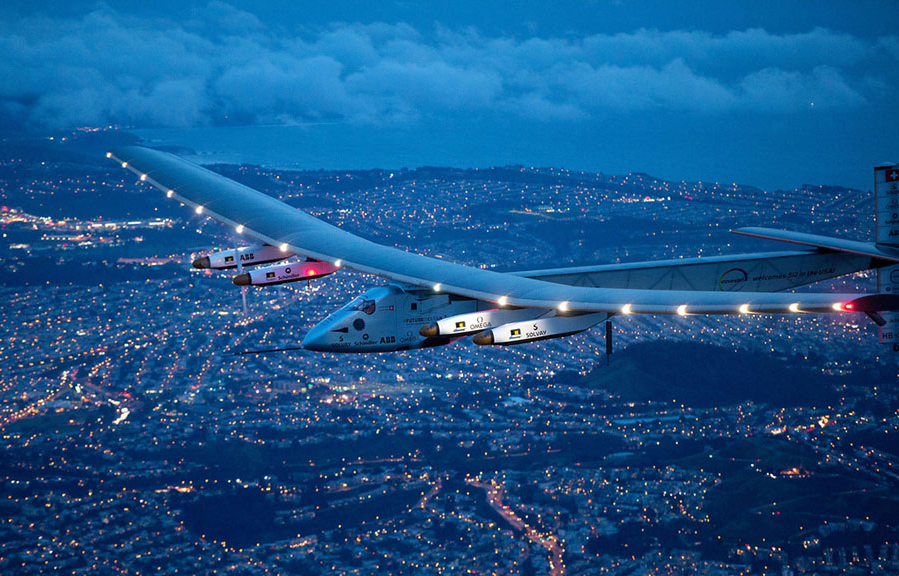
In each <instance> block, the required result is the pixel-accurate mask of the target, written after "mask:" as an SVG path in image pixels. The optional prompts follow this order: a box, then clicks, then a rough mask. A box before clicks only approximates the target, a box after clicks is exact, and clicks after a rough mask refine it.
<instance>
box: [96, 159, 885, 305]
mask: <svg viewBox="0 0 899 576" xmlns="http://www.w3.org/2000/svg"><path fill="white" fill-rule="evenodd" d="M107 156H109V157H110V158H113V159H115V160H117V161H118V162H121V164H122V166H123V167H125V168H128V169H130V170H131V171H133V172H135V173H136V174H138V175H139V177H140V179H141V180H144V181H146V182H149V183H151V184H153V185H154V186H156V187H158V188H160V189H161V190H163V191H164V192H165V193H166V194H167V195H168V196H169V197H172V198H175V199H177V200H179V201H181V202H182V203H184V204H186V205H188V206H191V207H192V208H194V209H195V210H196V211H198V212H199V213H202V214H206V215H208V216H211V217H212V218H215V219H217V220H219V221H221V222H224V223H226V224H229V225H231V226H234V227H235V228H236V229H237V230H238V231H241V232H243V233H245V234H247V235H250V236H252V237H254V238H257V239H259V240H261V241H263V242H266V243H268V244H271V245H273V246H282V247H283V249H284V250H285V251H290V252H295V253H298V254H303V255H306V256H309V257H312V258H316V259H319V260H323V261H326V262H331V263H334V264H337V265H338V266H342V267H345V268H351V269H354V270H359V271H361V272H367V273H370V274H375V275H378V276H382V277H384V278H389V279H391V280H397V281H400V282H406V283H408V284H413V285H416V286H422V287H427V288H432V289H435V290H438V291H442V292H447V293H451V294H458V295H461V296H467V297H471V298H477V299H480V300H487V301H491V302H496V303H498V304H499V305H501V306H518V307H533V308H546V309H561V310H568V311H571V312H608V313H634V314H641V313H642V314H731V313H738V312H762V313H765V312H767V313H771V312H800V311H801V312H832V311H858V312H864V311H878V310H892V309H897V308H899V297H897V296H883V295H868V296H866V295H862V294H807V293H804V294H784V293H769V292H749V293H730V292H703V291H664V290H633V289H617V288H588V287H582V286H567V285H560V284H553V283H550V282H545V281H541V280H534V279H530V278H524V277H521V276H515V275H511V274H502V273H499V272H493V271H490V270H482V269H478V268H471V267H468V266H463V265H460V264H453V263H451V262H446V261H443V260H438V259H434V258H428V257H426V256H422V255H420V254H415V253H413V252H407V251H404V250H399V249H396V248H391V247H387V246H382V245H380V244H376V243H374V242H371V241H368V240H365V239H363V238H360V237H358V236H355V235H353V234H350V233H349V232H346V231H344V230H341V229H339V228H337V227H335V226H332V225H330V224H326V223H325V222H322V221H321V220H318V219H316V218H314V217H312V216H310V215H309V214H306V213H305V212H302V211H301V210H297V209H295V208H293V207H291V206H288V205H287V204H284V203H283V202H281V201H279V200H277V199H275V198H272V197H271V196H268V195H266V194H263V193H262V192H259V191H257V190H253V189H252V188H249V187H247V186H244V185H242V184H239V183H237V182H235V181H233V180H230V179H229V178H226V177H224V176H222V175H220V174H216V173H215V172H212V171H210V170H207V169H205V168H202V167H200V166H197V165H196V164H193V163H191V162H188V161H186V160H184V159H181V158H178V157H177V156H173V155H171V154H168V153H166V152H161V151H158V150H152V149H149V148H142V147H124V148H118V149H115V150H113V151H112V152H109V153H108V154H107Z"/></svg>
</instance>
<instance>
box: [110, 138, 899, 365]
mask: <svg viewBox="0 0 899 576" xmlns="http://www.w3.org/2000/svg"><path fill="white" fill-rule="evenodd" d="M107 156H108V157H109V158H112V159H115V160H116V161H118V162H120V163H121V165H122V166H123V167H125V168H128V169H130V170H131V171H133V172H135V173H136V174H138V175H139V178H140V180H142V181H146V182H148V183H151V184H153V185H154V186H156V187H157V188H160V189H161V190H162V191H163V192H165V194H166V196H168V197H169V198H174V199H176V200H178V201H180V202H181V203H182V204H185V205H187V206H190V207H191V208H193V209H194V211H195V212H196V213H197V214H205V215H208V216H210V217H212V218H215V219H216V220H219V221H220V222H223V223H225V224H227V225H230V226H232V227H233V228H234V230H235V231H236V232H237V233H238V234H241V235H243V236H245V237H247V238H251V239H253V240H255V242H256V245H253V246H245V247H242V248H238V249H231V250H223V251H220V252H216V253H213V254H209V255H208V256H204V257H202V258H198V259H197V260H196V261H195V262H194V266H195V267H198V268H212V269H220V270H224V269H230V268H237V270H238V272H239V273H238V275H237V276H236V277H235V278H234V283H235V284H238V285H242V286H245V285H258V286H264V285H271V284H282V283H285V282H295V281H303V280H309V279H312V278H320V277H322V276H325V275H328V274H332V273H334V272H337V271H338V270H340V269H343V268H347V269H351V270H358V271H360V272H365V273H369V274H374V275H377V276H381V277H383V278H386V279H387V280H389V281H390V283H389V284H388V285H386V286H378V287H376V288H372V289H370V290H368V291H367V292H365V293H364V294H362V295H360V296H359V297H358V298H356V299H354V300H353V301H351V302H350V303H349V304H347V305H345V306H344V307H343V308H341V309H339V310H337V311H336V312H334V313H333V314H331V315H330V316H328V317H327V318H325V319H324V320H323V321H322V322H320V323H319V324H318V325H316V326H315V327H314V328H313V329H312V330H311V331H309V333H308V334H306V336H305V338H303V342H302V344H303V346H302V347H303V348H304V349H307V350H315V351H322V352H389V351H397V350H410V349H415V348H426V347H430V346H439V345H443V344H447V343H449V342H451V341H453V340H456V339H458V338H461V337H466V336H472V337H473V340H474V342H475V343H477V344H482V345H509V344H521V343H525V342H534V341H538V340H543V339H547V338H558V337H563V336H568V335H571V334H576V333H578V332H583V331H585V330H588V329H590V328H592V327H593V326H595V325H596V324H599V323H601V322H603V321H606V320H608V319H609V318H610V317H611V316H613V315H629V314H674V315H681V316H686V315H691V314H801V313H812V312H816V313H865V314H867V315H868V316H870V317H871V318H872V319H874V321H875V322H877V323H878V324H879V325H881V326H884V325H886V324H887V323H888V322H889V323H890V325H891V323H892V315H891V314H889V312H890V311H895V310H897V309H899V295H896V294H893V293H892V291H893V287H892V285H889V282H883V283H882V284H883V287H882V289H881V290H880V293H877V294H838V293H826V294H825V293H805V292H803V293H790V292H783V291H784V290H789V289H791V288H795V287H797V286H802V285H806V284H810V283H813V282H818V281H820V280H825V279H828V278H834V277H836V276H841V275H843V274H849V273H853V272H857V271H861V270H867V269H871V268H876V269H878V270H880V271H883V270H888V271H892V272H893V274H892V275H893V276H895V277H896V278H895V280H896V288H895V289H899V267H897V266H896V264H897V263H899V246H897V243H899V238H897V239H896V241H895V243H894V242H891V241H890V240H892V238H893V235H895V236H899V216H897V214H896V212H899V208H896V207H895V204H896V203H897V201H899V189H897V184H899V176H897V177H896V178H895V180H891V178H892V176H891V173H890V172H889V167H879V168H877V169H875V182H876V185H877V183H879V182H880V181H879V180H877V179H878V178H880V180H883V183H881V184H880V188H881V189H883V190H884V195H887V194H889V193H890V192H891V193H892V194H891V195H890V199H891V200H892V204H890V203H889V201H884V202H883V206H880V204H878V218H879V219H878V226H879V228H878V242H876V243H872V242H858V241H851V240H843V239H838V238H831V237H826V236H818V235H812V234H804V233H798V232H788V231H783V230H772V229H766V228H744V229H740V230H737V231H736V232H737V233H739V234H746V235H750V236H757V237H761V238H767V239H773V240H780V241H784V242H788V243H793V244H798V245H802V246H804V247H805V248H804V249H801V250H794V251H788V252H761V253H754V254H741V255H735V256H716V257H711V258H686V259H677V260H664V261H655V262H637V263H628V264H614V265H600V266H585V267H577V268H559V269H552V270H534V271H524V272H515V273H499V272H494V271H490V270H485V269H480V268H472V267H468V266H463V265H460V264H454V263H451V262H447V261H445V260H439V259H434V258H428V257H426V256H423V255H420V254H415V253H413V252H408V251H404V250H400V249H397V248H391V247H387V246H383V245H379V244H376V243H373V242H370V241H368V240H365V239H363V238H360V237H358V236H355V235H353V234H350V233H349V232H346V231H344V230H341V229H339V228H337V227H335V226H332V225H330V224H326V223H325V222H322V221H321V220H318V219H316V218H314V217H312V216H310V215H309V214H306V213H305V212H302V211H301V210H298V209H296V208H293V207H291V206H288V205H287V204H285V203H283V202H281V201H279V200H277V199H275V198H272V197H270V196H268V195H266V194H263V193H261V192H259V191H257V190H253V189H251V188H249V187H247V186H244V185H242V184H239V183H237V182H235V181H233V180H230V179H228V178H226V177H224V176H222V175H220V174H216V173H214V172H211V171H210V170H207V169H205V168H202V167H200V166H197V165H196V164H193V163H191V162H188V161H186V160H184V159H181V158H178V157H177V156H173V155H171V154H168V153H166V152H161V151H158V150H153V149H149V148H143V147H124V148H119V149H116V150H113V151H111V152H109V153H107ZM878 170H879V171H881V172H882V174H881V172H878ZM893 173H896V170H893ZM891 185H892V188H891ZM878 193H879V192H878ZM878 202H880V200H878ZM882 211H886V212H888V213H891V214H892V216H893V218H892V223H888V221H887V220H884V222H883V225H884V226H892V228H890V230H892V232H890V230H887V231H886V232H884V233H883V234H882V233H881V229H880V227H881V220H882V219H883V217H882V215H881V212H882ZM887 218H889V217H888V216H887ZM294 257H296V258H298V260H297V261H288V262H283V261H284V260H287V259H288V258H294ZM276 262H279V263H278V264H275V265H269V266H265V267H262V268H256V266H259V265H263V264H272V263H276ZM244 267H246V268H248V269H249V268H250V267H254V268H252V269H251V270H249V271H247V272H243V268H244ZM881 312H884V313H885V314H884V315H885V316H887V317H888V318H889V319H888V318H884V315H882V314H881ZM882 330H883V328H882ZM890 330H891V328H890ZM608 332H609V331H608V330H607V333H608ZM890 335H891V337H892V332H890ZM881 339H882V340H884V338H883V332H882V335H881ZM886 341H889V339H887V340H886Z"/></svg>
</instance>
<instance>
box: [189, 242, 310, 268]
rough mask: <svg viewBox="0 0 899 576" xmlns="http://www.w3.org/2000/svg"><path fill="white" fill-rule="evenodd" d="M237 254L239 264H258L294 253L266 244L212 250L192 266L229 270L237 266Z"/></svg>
mask: <svg viewBox="0 0 899 576" xmlns="http://www.w3.org/2000/svg"><path fill="white" fill-rule="evenodd" d="M238 255H240V265H241V266H258V265H259V264H270V263H272V262H279V261H281V260H284V259H285V258H290V257H291V256H293V255H294V254H293V252H286V251H283V250H281V249H280V248H277V247H275V246H269V245H268V244H262V245H260V246H244V247H242V248H232V249H230V250H222V251H220V252H212V253H210V254H208V255H206V256H203V257H201V258H197V259H196V260H194V262H193V266H194V268H201V269H205V268H212V269H213V270H230V269H231V268H237V257H238Z"/></svg>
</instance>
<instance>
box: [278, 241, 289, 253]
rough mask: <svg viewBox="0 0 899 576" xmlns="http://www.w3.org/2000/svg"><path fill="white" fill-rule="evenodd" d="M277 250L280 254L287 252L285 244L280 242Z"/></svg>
mask: <svg viewBox="0 0 899 576" xmlns="http://www.w3.org/2000/svg"><path fill="white" fill-rule="evenodd" d="M279 248H280V249H281V252H287V242H282V243H281V246H279Z"/></svg>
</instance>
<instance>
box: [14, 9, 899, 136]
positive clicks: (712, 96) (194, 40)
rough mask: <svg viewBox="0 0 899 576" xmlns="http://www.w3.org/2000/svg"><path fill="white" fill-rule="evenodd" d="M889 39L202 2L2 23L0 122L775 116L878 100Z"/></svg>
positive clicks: (894, 59)
mask: <svg viewBox="0 0 899 576" xmlns="http://www.w3.org/2000/svg"><path fill="white" fill-rule="evenodd" d="M897 47H899V41H897V39H896V37H886V38H880V39H876V40H874V41H869V40H864V39H860V38H857V37H854V36H852V35H849V34H844V33H838V32H833V31H829V30H825V29H821V28H816V29H813V30H810V31H808V32H804V33H798V34H782V35H778V34H772V33H769V32H767V31H765V30H761V29H749V30H744V31H732V32H728V33H726V34H718V35H716V34H712V33H709V32H704V31H693V30H674V31H664V32H663V31H658V30H649V29H641V30H637V31H634V32H632V33H626V34H598V35H591V36H585V37H581V38H539V37H532V38H524V39H519V38H513V37H506V36H499V37H497V36H487V35H484V34H482V33H480V32H478V31H477V30H474V29H461V30H459V29H448V28H444V27H441V26H439V25H438V26H436V27H435V30H433V31H421V30H417V29H415V28H413V27H411V26H409V25H407V24H402V23H400V24H384V23H376V24H368V25H363V24H355V23H342V24H332V25H330V26H329V27H327V28H325V29H321V30H312V31H310V30H303V31H299V32H295V31H284V30H277V31H276V30H272V29H269V28H266V26H265V25H264V24H263V23H262V22H260V21H259V20H258V19H257V18H255V17H254V16H253V15H251V14H248V13H246V12H242V11H240V10H237V9H235V8H233V7H232V6H230V5H228V4H226V3H223V2H218V1H216V2H212V3H210V4H209V5H208V6H207V7H206V8H205V9H201V10H200V11H199V12H198V13H197V16H196V17H195V18H192V19H190V20H186V21H185V22H183V23H181V22H176V21H172V20H168V19H165V18H156V19H146V18H137V17H135V16H132V15H129V14H126V13H121V12H118V11H116V10H114V9H112V8H109V7H102V8H99V9H98V10H95V11H94V12H91V13H87V14H83V15H79V16H78V17H70V18H61V17H60V18H52V17H37V16H35V17H26V18H21V19H19V20H17V21H13V22H6V23H3V24H0V121H3V122H4V123H6V124H18V125H23V126H24V125H31V126H40V127H49V128H67V127H71V126H76V125H85V124H91V125H103V124H108V123H115V124H123V125H138V126H195V125H204V124H216V123H222V122H241V123H263V122H264V123H271V122H278V123H291V122H307V121H310V120H322V119H341V120H343V121H347V122H356V123H375V124H377V123H386V122H396V121H404V120H409V119H414V118H418V117H422V116H429V117H441V116H444V115H445V116H447V117H451V116H452V115H454V114H461V113H467V112H471V113H485V112H486V113H500V114H506V115H509V114H511V115H515V116H518V117H521V118H527V119H536V120H543V121H555V120H582V119H585V118H591V117H598V116H602V115H604V114H609V113H622V112H635V113H639V112H643V111H647V110H656V111H670V112H672V113H677V112H683V111H689V112H694V113H700V114H726V113H756V114H758V113H761V114H784V113H791V112H794V111H795V110H798V109H803V108H807V107H808V106H810V104H811V103H812V102H814V105H815V107H816V108H825V109H827V108H830V109H848V110H851V109H857V108H859V107H863V106H866V105H868V104H869V102H870V101H871V100H872V99H882V98H885V97H887V95H888V93H889V87H890V86H892V85H893V84H894V82H895V77H896V76H897V68H899V48H897Z"/></svg>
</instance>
